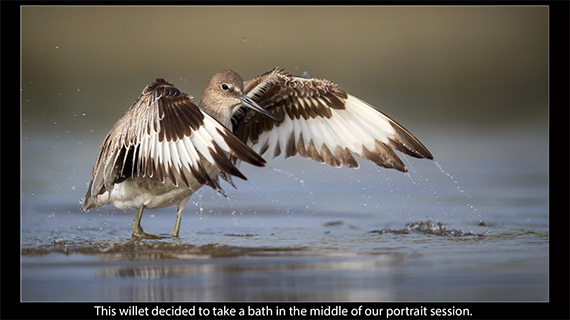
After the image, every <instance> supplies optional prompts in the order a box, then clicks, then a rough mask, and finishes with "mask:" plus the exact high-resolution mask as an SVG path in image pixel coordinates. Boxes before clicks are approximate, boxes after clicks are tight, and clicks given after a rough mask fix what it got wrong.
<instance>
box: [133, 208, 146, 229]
mask: <svg viewBox="0 0 570 320" xmlns="http://www.w3.org/2000/svg"><path fill="white" fill-rule="evenodd" d="M143 210H144V205H142V204H141V206H140V208H139V212H138V213H137V215H136V217H135V220H134V221H133V236H134V237H144V236H145V235H146V234H145V233H144V231H143V228H142V227H141V219H142V215H143Z"/></svg>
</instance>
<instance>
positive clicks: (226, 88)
mask: <svg viewBox="0 0 570 320" xmlns="http://www.w3.org/2000/svg"><path fill="white" fill-rule="evenodd" d="M222 89H223V90H225V91H228V90H229V89H230V87H229V86H228V85H227V84H225V83H222Z"/></svg>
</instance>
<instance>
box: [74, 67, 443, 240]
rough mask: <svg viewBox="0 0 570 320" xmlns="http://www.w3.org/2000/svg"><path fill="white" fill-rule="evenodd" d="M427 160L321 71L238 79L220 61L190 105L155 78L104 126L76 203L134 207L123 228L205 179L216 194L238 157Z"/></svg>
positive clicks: (351, 162) (177, 201) (414, 142)
mask: <svg viewBox="0 0 570 320" xmlns="http://www.w3.org/2000/svg"><path fill="white" fill-rule="evenodd" d="M394 150H397V151H399V152H402V153H404V154H406V155H409V156H412V157H415V158H427V159H433V156H432V154H431V153H430V152H429V151H428V149H427V148H426V147H425V146H424V145H423V144H422V143H421V142H420V141H419V140H418V139H417V138H416V137H414V136H413V135H412V134H411V133H410V132H409V131H408V130H406V129H405V128H404V127H403V126H401V125H400V124H398V123H397V122H396V121H395V120H393V119H392V118H390V117H388V116H387V115H385V114H384V113H382V112H381V111H380V110H378V109H376V108H375V107H373V106H372V105H370V104H368V103H367V102H365V101H363V100H360V99H359V98H357V97H355V96H353V95H351V94H349V93H347V92H345V91H343V90H342V89H340V88H339V86H338V85H337V84H336V83H334V82H332V81H330V80H327V79H318V78H308V77H301V76H296V75H293V74H291V73H288V72H285V71H284V70H283V69H278V68H274V69H272V70H270V71H268V72H265V73H263V74H261V75H259V76H256V77H254V78H252V79H251V80H248V81H244V80H243V79H242V77H241V76H240V75H239V74H238V73H237V72H235V71H233V70H231V69H227V70H224V71H220V72H218V73H215V74H214V75H213V76H211V77H210V79H209V81H208V83H207V85H206V87H205V89H204V92H203V94H202V96H201V99H200V101H199V103H198V104H196V103H195V102H194V100H193V97H192V96H190V95H189V94H187V93H185V92H182V91H180V90H179V89H178V88H176V86H175V85H173V84H171V83H169V82H167V81H166V80H164V79H161V78H157V79H156V80H155V81H154V82H152V83H150V84H149V85H147V86H146V87H145V88H144V90H143V92H142V94H141V95H140V96H139V98H138V99H136V100H135V102H134V103H133V104H132V106H131V107H130V108H129V109H128V110H127V111H126V113H125V114H124V115H123V116H122V117H121V118H120V119H119V120H118V121H117V122H116V123H115V124H114V126H113V127H112V128H111V130H110V131H109V133H108V134H107V135H106V136H105V138H103V140H102V141H101V144H100V146H99V154H98V155H97V158H96V160H95V164H94V166H93V170H92V175H91V179H90V181H89V184H88V188H87V192H86V194H85V197H84V199H83V205H82V208H81V209H82V210H84V211H87V210H90V209H92V208H96V207H99V206H102V205H107V204H113V205H114V206H115V207H117V208H118V209H129V208H134V209H138V212H137V215H136V216H135V219H134V221H133V224H132V232H133V233H132V236H133V237H136V238H152V237H153V235H150V234H147V233H145V232H144V230H143V228H142V227H141V219H142V215H143V211H144V209H155V208H164V207H170V206H174V205H176V206H177V210H176V218H175V223H174V228H173V230H172V233H171V236H172V237H174V238H179V234H180V225H181V219H182V212H183V210H184V207H185V205H186V203H187V201H188V200H189V199H190V197H191V196H192V194H193V193H194V192H196V191H197V190H198V189H200V188H201V187H202V186H204V185H206V186H209V187H211V188H212V189H214V190H216V191H217V192H219V193H220V194H221V195H223V196H226V193H225V191H224V190H223V189H222V187H221V185H220V180H219V178H222V179H223V180H225V181H227V182H228V183H229V184H230V185H232V186H233V187H234V188H235V184H234V182H233V179H232V177H238V178H241V179H243V180H247V178H246V177H245V176H244V175H243V174H242V173H241V172H240V171H239V168H240V165H241V162H247V163H249V164H250V165H253V166H257V167H264V166H265V165H266V163H267V162H266V160H265V159H264V157H266V158H271V159H272V158H276V157H279V156H282V157H284V158H289V157H293V156H297V155H299V156H300V157H303V158H309V159H313V160H315V161H317V162H320V163H326V164H328V165H331V166H334V167H340V166H346V167H348V168H358V167H359V165H358V162H357V161H356V160H355V158H354V156H353V154H355V155H357V156H359V157H361V158H362V159H365V160H368V161H370V162H372V163H374V164H376V165H378V166H380V167H384V168H390V169H396V170H399V171H402V172H407V168H406V166H405V165H404V163H403V162H402V160H401V159H400V158H399V157H398V155H397V154H396V153H395V152H394Z"/></svg>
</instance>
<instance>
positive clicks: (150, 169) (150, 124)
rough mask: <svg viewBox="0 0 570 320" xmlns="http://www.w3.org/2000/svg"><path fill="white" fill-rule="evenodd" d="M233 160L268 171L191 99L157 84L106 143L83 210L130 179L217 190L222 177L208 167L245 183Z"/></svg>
mask: <svg viewBox="0 0 570 320" xmlns="http://www.w3.org/2000/svg"><path fill="white" fill-rule="evenodd" d="M228 154H230V155H231V156H232V157H235V158H237V159H240V160H242V161H246V162H249V163H251V164H253V165H256V166H264V165H265V160H263V158H261V156H259V154H257V153H256V152H254V151H253V150H252V149H251V148H250V147H248V146H247V145H245V144H244V143H243V142H242V141H241V140H239V139H238V138H237V137H236V136H235V135H234V134H233V133H232V132H230V131H229V130H228V129H226V128H225V127H224V126H223V125H222V124H221V123H219V122H218V121H217V120H215V119H214V118H212V117H210V116H209V115H208V114H206V113H204V112H202V110H200V108H198V106H196V104H194V102H193V101H192V99H191V97H190V96H189V95H188V94H186V93H183V92H180V91H179V90H178V89H177V88H176V87H175V86H174V85H172V84H170V83H168V82H166V81H165V80H163V79H157V80H156V81H155V82H153V83H152V84H150V85H148V86H147V87H146V88H145V89H144V91H143V93H142V95H141V96H140V97H139V98H138V99H137V100H136V101H135V103H134V104H133V105H132V106H131V108H130V109H129V110H128V111H127V112H126V113H125V115H123V117H122V118H121V119H119V121H117V123H115V125H114V126H113V128H112V129H111V131H110V132H109V133H108V134H107V136H106V137H105V139H103V141H102V142H101V146H100V152H99V155H98V156H97V160H96V162H95V165H94V167H93V175H92V178H91V181H90V182H89V188H88V191H87V194H86V195H85V201H84V205H83V208H85V209H89V206H90V204H91V202H92V201H93V198H94V197H96V196H97V195H99V194H102V193H104V192H105V191H106V190H112V188H113V185H114V184H115V183H118V182H121V181H123V180H124V179H126V178H128V177H131V176H137V177H155V176H156V177H157V178H158V179H160V180H161V181H162V182H165V181H166V179H169V180H170V181H171V182H172V183H173V184H174V185H178V184H179V183H181V182H180V181H179V180H182V182H183V183H185V184H186V185H187V186H189V182H188V179H189V178H194V179H196V180H197V181H198V182H199V183H200V184H205V185H208V186H210V187H212V188H214V189H216V190H218V189H220V186H219V184H218V180H217V177H210V176H209V175H208V173H207V170H206V168H205V163H204V162H205V161H207V162H209V163H211V164H213V165H215V166H216V167H218V168H219V169H220V170H221V171H222V172H224V173H227V174H231V175H234V176H237V177H240V178H242V179H246V178H245V176H244V175H243V174H242V173H241V172H240V171H239V170H238V169H237V168H236V167H235V165H234V164H233V163H232V162H231V161H230V160H229V158H228ZM188 175H190V176H188ZM224 176H226V175H225V174H224Z"/></svg>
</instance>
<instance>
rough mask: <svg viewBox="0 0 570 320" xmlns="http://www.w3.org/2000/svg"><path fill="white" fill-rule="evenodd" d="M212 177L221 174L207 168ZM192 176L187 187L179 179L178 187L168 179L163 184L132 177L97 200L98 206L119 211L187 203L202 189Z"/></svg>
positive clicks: (216, 170) (156, 180)
mask: <svg viewBox="0 0 570 320" xmlns="http://www.w3.org/2000/svg"><path fill="white" fill-rule="evenodd" d="M207 171H208V173H209V174H210V176H211V177H215V176H216V175H218V174H219V170H218V169H217V168H215V167H210V166H209V168H207ZM191 176H192V175H191V174H190V173H188V174H187V175H186V177H188V183H189V184H190V186H187V185H186V184H185V183H184V182H182V180H181V179H178V181H179V183H178V186H176V185H174V184H173V183H172V182H171V181H170V180H169V179H168V178H166V179H165V182H164V183H163V182H162V181H160V180H159V179H157V178H156V177H155V178H149V177H144V178H139V177H130V178H128V179H126V180H124V181H123V182H121V183H116V184H115V185H114V186H113V190H112V191H111V192H105V193H103V194H101V195H99V196H98V197H97V199H96V202H97V203H98V205H105V204H113V205H115V207H117V208H118V209H129V208H136V209H138V208H140V206H141V205H144V207H145V208H148V209H156V208H165V207H170V206H173V205H177V204H179V203H181V202H186V201H188V199H189V198H190V196H191V195H192V194H193V193H194V192H196V191H197V190H198V189H200V188H201V187H202V185H201V184H200V183H198V182H197V181H196V180H195V179H191V178H189V177H191Z"/></svg>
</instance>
